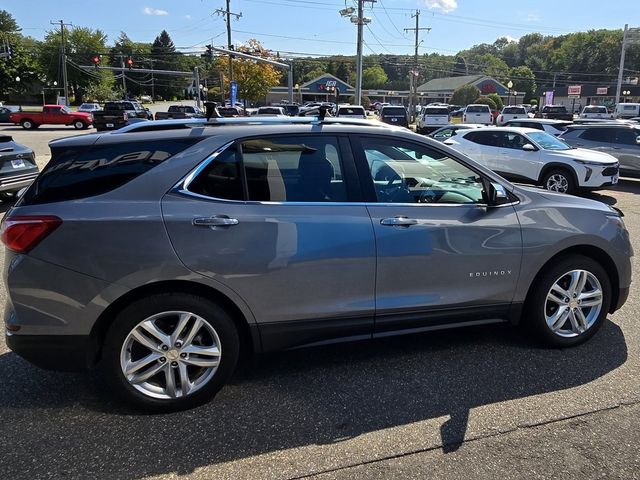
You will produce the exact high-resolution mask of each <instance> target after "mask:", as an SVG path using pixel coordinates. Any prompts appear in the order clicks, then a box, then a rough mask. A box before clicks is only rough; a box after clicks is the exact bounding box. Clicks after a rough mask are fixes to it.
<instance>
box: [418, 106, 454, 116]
mask: <svg viewBox="0 0 640 480" xmlns="http://www.w3.org/2000/svg"><path fill="white" fill-rule="evenodd" d="M424 114H425V115H447V116H448V115H449V109H448V108H447V107H427V108H425V109H424Z"/></svg>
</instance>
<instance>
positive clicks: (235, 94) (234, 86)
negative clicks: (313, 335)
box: [231, 82, 238, 107]
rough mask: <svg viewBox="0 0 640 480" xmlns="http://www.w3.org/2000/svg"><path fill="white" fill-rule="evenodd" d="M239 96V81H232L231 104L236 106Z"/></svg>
mask: <svg viewBox="0 0 640 480" xmlns="http://www.w3.org/2000/svg"><path fill="white" fill-rule="evenodd" d="M237 97H238V83H237V82H231V106H232V107H235V106H236V99H237Z"/></svg>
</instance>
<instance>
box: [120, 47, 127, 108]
mask: <svg viewBox="0 0 640 480" xmlns="http://www.w3.org/2000/svg"><path fill="white" fill-rule="evenodd" d="M120 67H121V68H120V71H121V72H122V88H123V89H124V93H123V95H124V98H125V99H126V98H127V78H126V77H125V75H124V55H122V54H121V55H120Z"/></svg>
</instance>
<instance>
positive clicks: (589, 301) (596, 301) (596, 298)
mask: <svg viewBox="0 0 640 480" xmlns="http://www.w3.org/2000/svg"><path fill="white" fill-rule="evenodd" d="M602 302H603V293H602V286H601V285H600V282H599V281H598V279H597V278H596V276H595V275H593V274H592V273H591V272H589V271H587V270H572V271H570V272H567V273H565V274H564V275H562V276H561V277H560V278H558V279H557V280H556V281H555V282H554V283H553V285H552V286H551V288H550V289H549V292H548V293H547V299H546V301H545V305H544V315H545V319H546V322H547V326H548V327H549V329H550V330H551V331H552V332H553V333H554V334H556V335H558V336H560V337H565V338H572V337H577V336H579V335H582V334H583V333H584V332H586V331H587V330H588V329H589V328H591V327H592V326H593V324H594V323H595V321H596V320H597V318H598V315H599V314H600V311H601V309H602Z"/></svg>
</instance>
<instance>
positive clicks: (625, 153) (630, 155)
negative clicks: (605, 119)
mask: <svg viewBox="0 0 640 480" xmlns="http://www.w3.org/2000/svg"><path fill="white" fill-rule="evenodd" d="M638 138H640V129H637V128H626V127H625V128H616V129H615V136H614V140H613V143H612V148H613V151H614V153H613V155H614V156H615V157H616V158H617V159H618V160H619V161H620V168H621V169H622V170H624V171H625V172H626V173H627V174H635V175H637V174H640V144H638Z"/></svg>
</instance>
